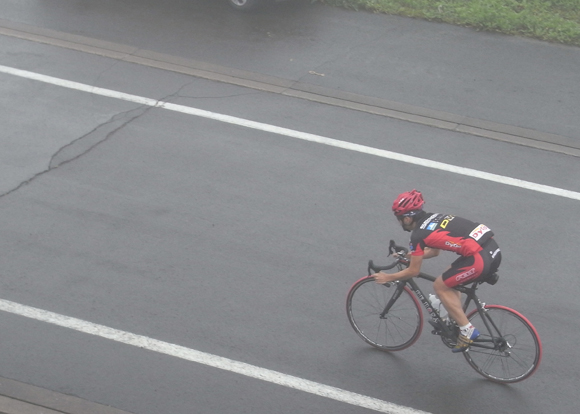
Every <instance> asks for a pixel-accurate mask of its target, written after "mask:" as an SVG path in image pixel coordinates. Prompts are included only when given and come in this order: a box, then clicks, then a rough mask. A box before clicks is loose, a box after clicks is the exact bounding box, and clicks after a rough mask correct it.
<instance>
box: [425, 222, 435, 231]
mask: <svg viewBox="0 0 580 414" xmlns="http://www.w3.org/2000/svg"><path fill="white" fill-rule="evenodd" d="M435 227H437V223H431V224H429V225H428V226H427V230H435Z"/></svg>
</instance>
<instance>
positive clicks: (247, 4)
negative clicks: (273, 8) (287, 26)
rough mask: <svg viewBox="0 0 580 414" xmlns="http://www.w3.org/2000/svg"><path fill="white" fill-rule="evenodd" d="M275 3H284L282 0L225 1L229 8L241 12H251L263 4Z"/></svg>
mask: <svg viewBox="0 0 580 414" xmlns="http://www.w3.org/2000/svg"><path fill="white" fill-rule="evenodd" d="M275 1H284V0H227V2H228V3H229V4H230V6H232V7H233V8H234V9H237V10H242V11H246V10H253V9H255V8H256V7H258V6H259V5H261V4H263V3H266V2H275Z"/></svg>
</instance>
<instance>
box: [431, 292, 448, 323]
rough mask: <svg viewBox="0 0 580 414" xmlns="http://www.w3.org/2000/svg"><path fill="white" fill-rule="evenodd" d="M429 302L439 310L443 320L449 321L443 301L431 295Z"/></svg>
mask: <svg viewBox="0 0 580 414" xmlns="http://www.w3.org/2000/svg"><path fill="white" fill-rule="evenodd" d="M429 302H431V306H433V309H437V312H439V316H440V317H441V319H442V320H445V319H447V309H445V306H443V304H442V303H441V300H440V299H439V298H438V297H437V296H436V295H434V294H432V293H431V294H430V295H429Z"/></svg>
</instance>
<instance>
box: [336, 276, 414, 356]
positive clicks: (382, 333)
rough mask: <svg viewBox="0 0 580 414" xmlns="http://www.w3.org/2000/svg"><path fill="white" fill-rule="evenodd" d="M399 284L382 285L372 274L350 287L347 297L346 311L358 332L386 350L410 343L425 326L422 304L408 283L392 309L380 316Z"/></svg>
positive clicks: (400, 347)
mask: <svg viewBox="0 0 580 414" xmlns="http://www.w3.org/2000/svg"><path fill="white" fill-rule="evenodd" d="M398 287H399V285H398V284H395V283H391V284H390V286H387V285H381V284H378V283H376V282H375V280H374V278H372V277H363V278H362V279H360V280H358V281H357V282H356V283H355V284H354V285H353V286H352V287H351V288H350V291H349V292H348V296H347V298H346V313H347V315H348V320H349V321H350V324H351V325H352V327H353V328H354V330H355V332H356V333H357V334H358V335H359V336H360V337H361V338H362V339H364V341H365V342H366V343H368V344H370V345H372V346H374V347H375V348H378V349H380V350H383V351H400V350H402V349H405V348H408V347H410V346H411V345H413V344H414V343H415V341H416V340H417V339H418V338H419V335H421V330H422V328H423V314H422V312H421V306H420V305H419V302H418V300H417V299H416V298H415V296H414V295H413V293H412V292H411V290H410V289H409V288H408V287H406V286H405V287H403V289H402V292H400V293H401V294H400V296H399V297H398V298H397V300H396V301H395V302H394V304H393V305H392V307H391V309H390V310H389V312H388V313H387V314H386V315H385V316H384V317H381V313H382V312H383V310H384V309H385V307H386V306H387V303H388V302H389V300H390V299H391V298H393V295H394V294H395V293H396V292H397V290H398Z"/></svg>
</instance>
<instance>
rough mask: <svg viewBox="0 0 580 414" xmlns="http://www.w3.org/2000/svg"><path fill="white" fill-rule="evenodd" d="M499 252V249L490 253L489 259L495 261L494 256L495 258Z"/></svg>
mask: <svg viewBox="0 0 580 414" xmlns="http://www.w3.org/2000/svg"><path fill="white" fill-rule="evenodd" d="M499 252H500V250H499V249H496V251H495V252H490V253H491V258H492V259H495V256H497V254H498V253H499Z"/></svg>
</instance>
